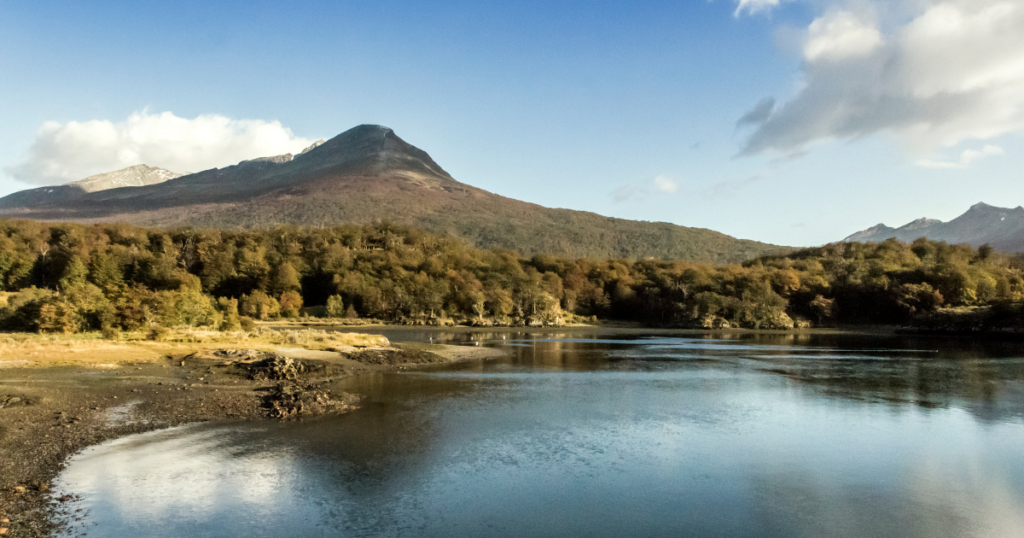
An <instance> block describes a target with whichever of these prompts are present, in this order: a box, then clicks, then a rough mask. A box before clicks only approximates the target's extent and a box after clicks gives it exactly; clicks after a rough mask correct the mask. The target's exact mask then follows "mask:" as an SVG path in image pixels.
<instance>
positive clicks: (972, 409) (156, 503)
mask: <svg viewBox="0 0 1024 538" xmlns="http://www.w3.org/2000/svg"><path fill="white" fill-rule="evenodd" d="M387 335H388V336H389V338H391V339H392V340H397V341H400V340H417V341H430V340H433V341H443V342H448V343H460V344H467V345H477V344H478V343H479V345H494V346H506V347H508V348H509V349H511V350H512V351H513V353H514V356H513V357H512V358H509V359H506V360H500V361H491V362H486V363H480V362H474V363H466V364H462V365H458V366H455V367H448V368H444V369H436V370H433V371H429V372H411V373H395V374H384V375H369V376H363V377H360V378H355V379H352V380H349V381H346V383H345V385H344V386H342V387H339V388H341V389H343V390H348V391H352V392H357V393H361V394H364V395H366V400H365V402H366V403H365V406H364V408H363V409H361V410H359V411H357V412H354V413H351V414H348V415H344V416H339V417H330V418H321V419H316V420H307V421H304V422H297V423H257V424H253V423H242V424H240V423H219V424H204V425H196V426H188V427H182V428H175V429H171V430H165V431H160V432H153V433H149V434H142V435H136V436H132V437H128V438H124V439H120V440H117V441H113V442H110V443H106V444H103V445H100V446H97V447H93V448H91V449H88V450H86V451H85V452H84V453H82V454H80V455H78V456H76V457H75V458H73V460H72V461H71V463H70V465H69V466H68V468H67V470H66V471H65V472H64V473H63V474H62V475H61V477H60V479H59V481H60V483H61V487H62V488H63V489H65V490H66V491H70V492H73V493H76V494H79V495H81V496H82V500H81V501H79V502H78V506H77V507H78V508H82V509H83V513H84V514H86V516H85V517H84V519H83V520H82V522H80V524H78V525H77V526H76V527H74V529H73V531H74V532H83V531H84V532H88V534H89V535H90V536H115V537H118V536H132V537H136V536H176V537H177V536H243V535H244V536H567V535H579V536H615V537H621V536H724V537H733V536H735V537H746V536H768V537H772V536H779V537H792V536H797V537H799V536H806V537H830V536H850V537H869V536H906V537H917V536H920V537H944V536H950V537H952V536H956V537H963V536H978V537H1002V536H1006V537H1010V536H1021V529H1024V458H1021V455H1022V451H1024V352H1022V349H1021V346H1020V345H1017V344H1008V343H1002V344H1000V343H993V344H977V343H975V344H971V343H963V342H960V341H956V340H941V339H932V340H929V339H901V338H892V337H876V336H849V335H847V336H842V335H838V336H837V335H832V336H829V335H816V336H803V337H793V336H764V335H761V336H757V335H747V336H744V337H742V338H741V337H737V338H733V339H728V340H721V339H710V338H700V337H694V336H693V335H677V336H672V335H664V334H663V335H657V336H652V337H641V336H637V335H607V334H603V335H602V334H594V335H588V334H587V333H585V332H582V333H581V332H577V333H572V334H566V335H557V334H544V333H534V334H531V333H517V332H494V333H480V332H443V331H388V332H387ZM69 534H70V533H69Z"/></svg>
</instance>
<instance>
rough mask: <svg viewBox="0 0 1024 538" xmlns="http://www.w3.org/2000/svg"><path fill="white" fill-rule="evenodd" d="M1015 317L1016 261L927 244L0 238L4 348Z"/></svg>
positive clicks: (23, 224)
mask: <svg viewBox="0 0 1024 538" xmlns="http://www.w3.org/2000/svg"><path fill="white" fill-rule="evenodd" d="M1022 300H1024V260H1022V259H1021V258H1020V257H1019V256H1016V255H1008V254H1004V253H1000V252H995V251H994V250H993V249H991V248H990V247H988V246H982V247H980V248H978V249H974V248H971V247H970V246H966V245H948V244H945V243H942V242H934V241H928V240H925V239H919V240H917V241H914V242H912V243H910V244H906V243H901V242H898V241H895V240H889V241H885V242H882V243H836V244H830V245H826V246H823V247H818V248H807V249H803V250H797V251H794V252H791V253H789V254H786V255H777V256H766V257H760V258H757V259H754V260H750V261H748V262H745V263H743V264H733V265H709V264H701V263H692V262H686V261H667V260H656V259H641V260H628V259H606V260H596V259H565V258H557V257H552V256H544V255H537V256H533V257H530V258H525V257H522V256H520V255H519V254H517V253H515V252H512V251H507V250H482V249H476V248H472V247H469V246H466V245H465V244H464V243H462V242H460V241H458V240H456V239H453V238H450V237H447V236H442V235H436V234H431V233H427V232H423V231H420V230H416V229H412V228H408V227H403V226H398V225H394V224H390V223H387V222H384V223H376V224H368V225H364V226H340V227H333V228H310V227H305V228H300V227H292V226H279V227H274V228H272V229H266V230H247V231H223V230H203V229H193V228H175V229H152V228H141V227H136V226H131V225H127V224H95V225H86V224H69V223H42V222H37V221H30V220H14V219H10V220H0V330H3V331H32V332H43V333H76V332H88V331H103V333H104V335H117V334H119V332H120V331H140V330H141V331H151V332H153V333H154V334H159V330H160V328H165V327H179V326H189V327H210V328H215V329H220V330H238V329H240V328H248V327H251V326H252V325H253V324H254V323H255V321H265V320H274V319H300V318H301V319H304V318H309V317H314V318H370V319H375V320H381V321H386V322H394V323H406V324H425V325H453V324H466V325H478V326H510V325H525V326H541V325H544V326H548V325H561V324H564V323H578V322H596V321H599V320H600V321H629V322H637V323H641V324H644V325H647V326H653V327H692V328H709V329H718V328H750V329H791V328H794V327H810V326H833V325H836V324H907V323H909V322H911V321H913V320H915V319H922V318H923V317H927V316H929V315H934V314H935V313H937V312H942V311H946V310H948V309H950V308H958V307H959V308H977V307H987V308H993V307H999V308H1005V307H1007V306H1010V307H1013V308H1017V307H1019V304H1020V303H1021V301H1022Z"/></svg>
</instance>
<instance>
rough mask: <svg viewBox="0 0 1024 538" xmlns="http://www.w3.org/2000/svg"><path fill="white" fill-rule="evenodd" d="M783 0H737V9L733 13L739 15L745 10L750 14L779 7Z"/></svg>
mask: <svg viewBox="0 0 1024 538" xmlns="http://www.w3.org/2000/svg"><path fill="white" fill-rule="evenodd" d="M780 3H782V0H737V2H736V11H735V12H733V15H734V16H736V17H739V16H740V15H742V14H743V13H744V12H746V13H748V14H751V15H752V14H754V13H758V12H761V11H768V10H770V9H772V8H774V7H777V6H778V5H779V4H780Z"/></svg>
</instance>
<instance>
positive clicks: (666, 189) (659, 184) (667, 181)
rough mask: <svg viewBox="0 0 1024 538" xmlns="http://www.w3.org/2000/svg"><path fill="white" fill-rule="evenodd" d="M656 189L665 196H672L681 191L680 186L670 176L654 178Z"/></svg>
mask: <svg viewBox="0 0 1024 538" xmlns="http://www.w3.org/2000/svg"><path fill="white" fill-rule="evenodd" d="M654 188H656V189H658V192H663V193H665V194H672V193H674V192H678V191H679V185H678V184H677V183H676V182H675V180H673V179H672V178H670V177H668V176H658V177H656V178H654Z"/></svg>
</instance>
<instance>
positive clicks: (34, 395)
mask: <svg viewBox="0 0 1024 538" xmlns="http://www.w3.org/2000/svg"><path fill="white" fill-rule="evenodd" d="M501 355H503V352H502V351H500V350H496V349H493V348H483V347H473V348H469V347H464V346H444V345H422V344H418V345H409V346H404V345H392V344H391V343H390V342H388V341H387V339H386V338H383V337H380V336H376V335H358V334H356V335H354V334H351V333H334V334H326V333H323V332H322V331H283V332H282V331H272V332H271V331H262V332H257V333H254V334H234V335H224V334H221V333H200V332H191V333H190V334H185V333H178V334H168V335H164V339H163V341H149V340H145V339H144V338H141V337H138V338H137V337H136V336H134V335H124V337H123V338H122V339H119V340H118V341H113V342H112V341H106V340H102V339H100V338H98V337H96V336H90V335H86V336H80V335H75V336H48V337H43V336H39V335H3V336H0V529H6V531H4V530H0V534H4V535H5V536H47V535H49V534H51V533H52V532H53V531H54V530H55V529H56V528H58V527H59V526H60V525H62V524H66V523H69V522H71V521H73V520H74V519H75V517H76V514H74V513H67V512H66V511H65V510H63V509H62V508H61V507H62V506H63V503H53V502H52V501H54V500H56V501H61V500H63V501H67V500H70V499H68V498H64V499H61V498H54V497H53V494H52V493H51V491H50V484H51V483H52V481H53V479H54V478H55V477H56V476H57V474H58V473H59V472H60V470H61V469H62V466H63V464H64V461H65V460H66V459H67V457H68V456H70V455H72V454H74V453H76V452H78V451H80V450H82V449H83V448H85V447H87V446H90V445H94V444H97V443H101V442H103V441H106V440H109V439H113V438H117V437H121V436H124V435H129V434H133V433H141V432H145V431H151V430H156V429H161V428H167V427H171V426H176V425H180V424H185V423H190V422H203V421H210V420H221V419H236V420H265V419H269V418H271V417H281V416H284V417H299V418H301V417H302V416H309V415H315V414H321V413H344V412H348V411H350V410H352V409H355V408H356V407H358V398H357V397H356V396H354V395H350V394H345V393H344V392H340V391H337V390H335V389H334V386H335V385H336V384H337V383H338V382H339V381H340V380H342V379H344V378H346V377H349V376H353V375H359V374H362V373H367V372H375V371H376V372H380V371H395V370H399V369H412V368H417V367H422V366H427V365H434V364H444V363H452V362H458V361H464V360H475V359H486V358H494V357H498V356H501Z"/></svg>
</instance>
